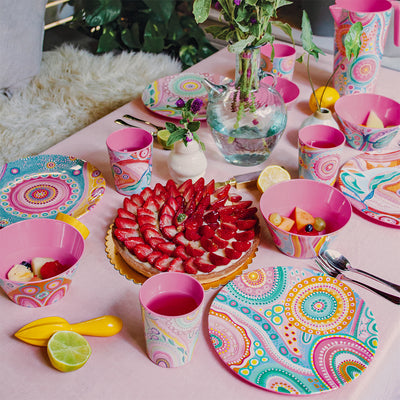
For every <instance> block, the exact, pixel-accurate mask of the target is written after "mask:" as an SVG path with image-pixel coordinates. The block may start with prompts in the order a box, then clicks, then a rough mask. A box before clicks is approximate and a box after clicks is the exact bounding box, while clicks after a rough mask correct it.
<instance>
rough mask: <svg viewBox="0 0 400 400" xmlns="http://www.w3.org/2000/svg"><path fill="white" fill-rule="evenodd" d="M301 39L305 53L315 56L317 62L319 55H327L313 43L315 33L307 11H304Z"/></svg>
mask: <svg viewBox="0 0 400 400" xmlns="http://www.w3.org/2000/svg"><path fill="white" fill-rule="evenodd" d="M300 37H301V42H302V46H303V49H304V51H306V52H307V53H308V54H310V55H311V56H313V57H314V58H315V59H316V60H318V58H319V54H322V55H325V53H324V52H323V51H322V50H321V49H320V48H319V47H318V46H317V45H316V44H315V43H314V42H313V41H312V39H313V33H312V30H311V23H310V19H309V18H308V14H307V12H306V11H305V10H303V17H302V20H301V35H300Z"/></svg>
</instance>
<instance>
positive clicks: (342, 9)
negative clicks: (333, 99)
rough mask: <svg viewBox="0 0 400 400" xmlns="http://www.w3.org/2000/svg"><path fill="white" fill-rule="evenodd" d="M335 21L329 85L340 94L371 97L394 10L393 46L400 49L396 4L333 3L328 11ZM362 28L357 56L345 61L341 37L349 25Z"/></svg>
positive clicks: (367, 0) (376, 0)
mask: <svg viewBox="0 0 400 400" xmlns="http://www.w3.org/2000/svg"><path fill="white" fill-rule="evenodd" d="M329 8H330V11H331V13H332V16H333V19H334V21H335V40H334V50H335V58H334V70H335V69H336V68H337V66H339V68H338V70H337V71H336V73H335V75H334V78H333V83H334V87H335V89H336V90H337V91H338V92H339V93H340V94H341V95H344V94H351V93H372V92H373V91H374V88H375V83H376V79H377V76H378V73H379V68H380V65H381V60H382V55H383V50H384V46H385V42H386V36H387V28H388V26H389V23H390V18H391V15H392V10H394V36H395V37H394V43H395V45H396V46H399V45H400V28H399V27H400V3H399V2H396V1H392V2H390V1H387V0H336V4H335V5H332V6H330V7H329ZM358 21H360V22H361V23H362V25H363V32H362V35H361V42H362V43H361V49H360V53H359V56H358V57H357V58H356V59H355V58H354V57H352V58H351V60H350V61H349V60H348V59H347V58H346V51H345V47H344V35H346V33H347V32H348V30H349V29H350V27H351V25H353V24H354V23H356V22H358Z"/></svg>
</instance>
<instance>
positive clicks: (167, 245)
mask: <svg viewBox="0 0 400 400" xmlns="http://www.w3.org/2000/svg"><path fill="white" fill-rule="evenodd" d="M175 249H176V245H175V243H172V242H164V243H159V244H158V245H157V246H156V250H158V251H161V252H162V253H164V254H167V255H168V256H172V254H174V251H175Z"/></svg>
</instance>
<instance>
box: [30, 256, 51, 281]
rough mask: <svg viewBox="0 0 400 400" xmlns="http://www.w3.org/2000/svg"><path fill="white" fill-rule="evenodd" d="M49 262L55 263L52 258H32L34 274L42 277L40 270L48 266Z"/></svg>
mask: <svg viewBox="0 0 400 400" xmlns="http://www.w3.org/2000/svg"><path fill="white" fill-rule="evenodd" d="M49 261H54V260H53V259H52V258H50V257H34V258H32V261H31V265H32V270H33V273H34V274H35V275H36V276H38V277H40V269H41V268H42V267H43V265H44V264H46V263H47V262H49Z"/></svg>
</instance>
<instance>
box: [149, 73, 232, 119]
mask: <svg viewBox="0 0 400 400" xmlns="http://www.w3.org/2000/svg"><path fill="white" fill-rule="evenodd" d="M204 78H207V79H208V80H210V81H211V82H213V83H217V84H220V83H222V82H223V81H224V79H226V78H224V77H223V76H220V75H217V74H210V73H201V74H200V73H199V74H193V73H192V74H189V73H183V74H177V75H171V76H167V77H164V78H161V79H158V80H157V81H155V82H153V83H151V84H150V85H149V86H147V87H146V88H145V89H144V91H143V94H142V101H143V104H144V105H145V106H146V107H147V108H149V109H150V110H151V111H153V112H155V113H156V114H160V115H162V116H164V117H169V118H175V119H180V118H181V115H182V114H181V112H180V111H179V110H174V109H173V108H170V107H176V101H177V100H178V99H179V98H182V99H183V100H185V101H188V100H189V99H191V98H195V97H198V98H200V99H202V100H203V107H202V108H201V110H200V111H199V113H198V117H197V119H199V120H203V119H206V108H207V101H208V93H207V90H206V88H205V87H204V85H203V79H204Z"/></svg>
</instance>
